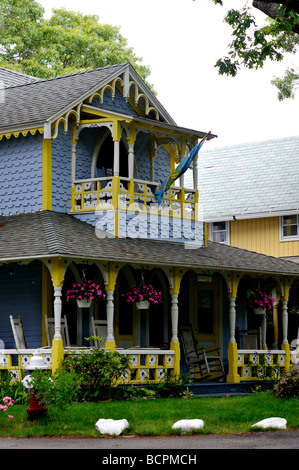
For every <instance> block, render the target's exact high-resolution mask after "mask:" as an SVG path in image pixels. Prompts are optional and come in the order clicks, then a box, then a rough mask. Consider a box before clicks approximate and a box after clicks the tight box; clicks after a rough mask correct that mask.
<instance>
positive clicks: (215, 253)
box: [0, 211, 299, 276]
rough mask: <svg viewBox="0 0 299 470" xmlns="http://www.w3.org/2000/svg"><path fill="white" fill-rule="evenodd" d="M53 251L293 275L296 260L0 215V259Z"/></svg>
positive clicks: (56, 218)
mask: <svg viewBox="0 0 299 470" xmlns="http://www.w3.org/2000/svg"><path fill="white" fill-rule="evenodd" d="M55 255H61V256H65V257H71V258H85V259H86V258H88V259H91V260H92V259H97V260H103V261H108V260H111V261H119V262H120V261H121V262H125V263H146V264H152V265H155V266H182V267H190V268H205V269H213V270H214V269H215V270H240V271H247V272H253V273H254V272H260V273H267V274H268V273H269V274H287V275H296V276H299V265H298V264H296V263H293V262H291V261H286V260H282V259H279V258H274V257H271V256H266V255H263V254H258V253H253V252H250V251H247V250H242V249H240V248H235V247H231V246H227V245H222V244H219V243H215V242H209V246H208V247H200V248H197V249H186V248H185V245H184V244H183V243H177V242H167V241H165V242H164V241H155V240H142V239H130V238H126V239H124V238H109V239H108V238H98V237H97V236H96V234H95V229H94V227H93V226H91V225H89V224H86V223H84V222H82V221H80V220H78V219H77V218H76V217H73V216H71V215H68V214H64V213H58V212H52V211H41V212H36V213H31V214H20V215H11V216H2V217H0V261H5V260H11V261H13V260H21V259H26V258H27V259H28V258H29V259H38V258H42V257H51V256H55Z"/></svg>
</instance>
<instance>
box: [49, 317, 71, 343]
mask: <svg viewBox="0 0 299 470" xmlns="http://www.w3.org/2000/svg"><path fill="white" fill-rule="evenodd" d="M45 322H46V332H47V344H48V346H49V347H51V345H52V341H53V338H54V333H55V319H54V318H48V316H47V315H45ZM60 331H61V336H62V341H63V346H66V347H68V346H71V344H70V338H69V330H68V326H67V320H66V315H64V317H63V318H61V321H60Z"/></svg>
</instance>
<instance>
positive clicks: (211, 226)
mask: <svg viewBox="0 0 299 470" xmlns="http://www.w3.org/2000/svg"><path fill="white" fill-rule="evenodd" d="M219 222H220V223H224V224H225V230H222V231H223V232H225V233H226V241H225V242H219V241H216V240H214V230H213V226H214V223H215V224H217V223H219ZM215 232H216V231H215ZM210 240H211V241H215V242H216V243H222V244H223V245H229V221H228V220H219V221H218V220H217V222H210Z"/></svg>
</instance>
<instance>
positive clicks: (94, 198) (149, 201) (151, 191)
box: [72, 176, 198, 220]
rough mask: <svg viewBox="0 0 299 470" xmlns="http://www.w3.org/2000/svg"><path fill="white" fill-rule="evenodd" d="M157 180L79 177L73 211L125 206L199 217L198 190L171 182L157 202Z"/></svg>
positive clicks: (73, 190)
mask: <svg viewBox="0 0 299 470" xmlns="http://www.w3.org/2000/svg"><path fill="white" fill-rule="evenodd" d="M158 185H159V184H158V183H156V182H152V181H143V180H138V179H129V178H124V177H119V176H113V177H105V178H92V179H85V180H76V181H75V182H74V185H73V187H72V211H73V212H86V211H95V210H106V209H126V210H132V211H135V212H145V213H159V214H162V215H164V214H165V215H171V216H174V217H180V218H187V219H191V220H198V212H197V202H198V194H197V191H195V190H194V189H186V188H181V187H178V186H171V188H169V190H168V191H166V192H165V194H164V197H163V201H162V203H161V205H160V206H159V208H158V206H157V201H156V198H155V191H156V189H157V188H158Z"/></svg>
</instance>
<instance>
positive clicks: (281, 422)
mask: <svg viewBox="0 0 299 470" xmlns="http://www.w3.org/2000/svg"><path fill="white" fill-rule="evenodd" d="M251 427H252V428H264V429H266V428H277V429H286V428H287V420H286V419H284V418H266V419H263V420H262V421H259V422H258V423H255V424H253V425H252V426H251Z"/></svg>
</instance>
